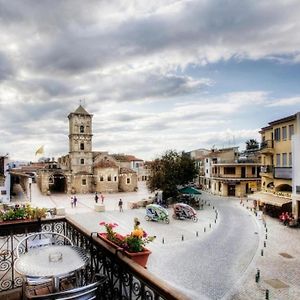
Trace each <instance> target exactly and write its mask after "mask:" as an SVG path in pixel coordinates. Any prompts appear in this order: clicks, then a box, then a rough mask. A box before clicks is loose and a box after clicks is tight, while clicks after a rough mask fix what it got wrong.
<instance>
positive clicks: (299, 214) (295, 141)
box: [292, 113, 300, 220]
mask: <svg viewBox="0 0 300 300" xmlns="http://www.w3.org/2000/svg"><path fill="white" fill-rule="evenodd" d="M292 153H293V157H292V158H293V159H292V168H293V172H292V178H293V189H292V200H293V201H292V204H293V213H294V216H295V219H298V220H299V219H300V113H297V120H296V130H295V133H294V135H293V136H292Z"/></svg>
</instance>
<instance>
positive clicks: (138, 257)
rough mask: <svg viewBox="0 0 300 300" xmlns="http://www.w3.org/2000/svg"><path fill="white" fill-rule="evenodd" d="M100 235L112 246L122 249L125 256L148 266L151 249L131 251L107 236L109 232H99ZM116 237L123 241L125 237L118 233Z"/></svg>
mask: <svg viewBox="0 0 300 300" xmlns="http://www.w3.org/2000/svg"><path fill="white" fill-rule="evenodd" d="M98 237H99V238H100V239H101V240H103V241H105V242H106V243H107V244H109V245H110V246H112V247H113V248H115V249H119V250H122V253H123V254H124V255H125V256H127V257H129V258H131V259H132V260H133V261H134V262H136V263H138V264H139V265H140V266H142V267H143V268H146V265H147V261H148V258H149V255H150V254H151V251H150V250H148V249H147V248H143V251H140V252H129V251H127V250H125V249H124V248H122V247H121V246H119V245H117V244H116V243H114V242H112V241H110V240H109V239H108V238H107V233H98ZM116 237H117V238H118V239H120V241H122V240H123V239H124V238H125V237H124V236H123V235H120V234H117V235H116Z"/></svg>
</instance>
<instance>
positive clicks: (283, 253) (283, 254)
mask: <svg viewBox="0 0 300 300" xmlns="http://www.w3.org/2000/svg"><path fill="white" fill-rule="evenodd" d="M279 255H281V256H283V257H285V258H294V256H292V255H290V254H288V253H285V252H281V253H279Z"/></svg>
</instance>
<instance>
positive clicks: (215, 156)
mask: <svg viewBox="0 0 300 300" xmlns="http://www.w3.org/2000/svg"><path fill="white" fill-rule="evenodd" d="M258 157H259V156H258V152H257V151H253V152H252V153H251V158H248V157H244V156H243V157H241V154H240V153H239V151H238V147H230V148H223V149H212V150H211V151H209V153H207V154H206V155H204V157H203V159H202V165H203V166H204V167H203V169H202V171H201V173H200V174H199V178H200V185H202V186H203V187H204V188H205V189H207V190H209V191H211V192H212V193H213V194H216V195H220V196H235V197H241V196H245V195H246V194H247V193H252V192H254V191H257V189H259V187H260V177H259V168H260V163H259V158H258Z"/></svg>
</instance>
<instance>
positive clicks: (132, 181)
mask: <svg viewBox="0 0 300 300" xmlns="http://www.w3.org/2000/svg"><path fill="white" fill-rule="evenodd" d="M136 189H137V174H136V173H128V174H120V175H119V190H120V191H121V192H134V191H136Z"/></svg>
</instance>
